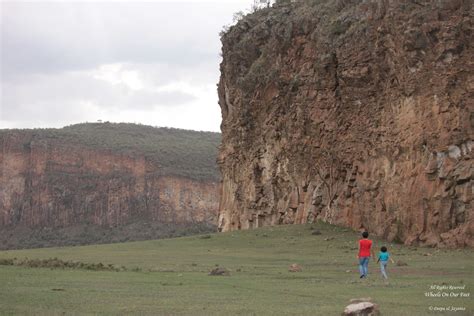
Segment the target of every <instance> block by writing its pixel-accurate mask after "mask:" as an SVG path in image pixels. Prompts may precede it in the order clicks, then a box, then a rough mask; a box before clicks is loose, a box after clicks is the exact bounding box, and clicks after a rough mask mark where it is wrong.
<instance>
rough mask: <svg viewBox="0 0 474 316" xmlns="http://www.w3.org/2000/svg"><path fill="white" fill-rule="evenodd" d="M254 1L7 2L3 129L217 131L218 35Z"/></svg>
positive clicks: (1, 27)
mask: <svg viewBox="0 0 474 316" xmlns="http://www.w3.org/2000/svg"><path fill="white" fill-rule="evenodd" d="M252 2H253V1H252V0H232V1H222V0H221V1H191V0H188V1H159V0H155V1H147V2H135V1H133V2H132V1H121V2H111V1H99V2H97V1H82V2H77V1H75V2H66V1H48V2H46V1H36V2H23V1H3V0H1V3H0V4H1V8H0V9H1V10H0V11H1V19H0V23H1V25H0V30H1V47H0V49H1V64H0V66H1V69H0V72H1V95H0V97H1V100H0V101H1V103H0V128H33V127H62V126H65V125H69V124H74V123H79V122H86V121H88V122H96V121H98V120H102V121H111V122H132V123H133V122H134V123H141V124H146V125H152V126H169V127H177V128H185V129H194V130H207V131H219V125H220V121H221V117H220V109H219V106H218V104H217V91H216V83H217V82H218V78H219V63H220V60H221V57H220V55H219V54H220V47H221V46H220V41H219V32H220V31H221V30H222V28H223V26H224V25H228V24H231V23H232V16H233V13H235V12H237V11H241V10H242V11H245V10H247V9H248V8H249V7H250V5H251V3H252Z"/></svg>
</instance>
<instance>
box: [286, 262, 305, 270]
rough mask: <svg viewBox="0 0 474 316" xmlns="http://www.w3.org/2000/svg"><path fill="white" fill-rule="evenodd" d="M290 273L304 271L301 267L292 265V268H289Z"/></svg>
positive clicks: (295, 264)
mask: <svg viewBox="0 0 474 316" xmlns="http://www.w3.org/2000/svg"><path fill="white" fill-rule="evenodd" d="M288 271H289V272H301V271H303V269H302V268H301V266H300V265H299V264H297V263H293V264H292V265H290V267H289V268H288Z"/></svg>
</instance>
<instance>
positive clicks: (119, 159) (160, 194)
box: [0, 123, 220, 247]
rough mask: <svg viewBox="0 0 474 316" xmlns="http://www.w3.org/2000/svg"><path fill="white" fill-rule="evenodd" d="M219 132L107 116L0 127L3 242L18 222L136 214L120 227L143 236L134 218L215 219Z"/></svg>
mask: <svg viewBox="0 0 474 316" xmlns="http://www.w3.org/2000/svg"><path fill="white" fill-rule="evenodd" d="M219 140H220V137H219V134H216V133H199V132H191V131H182V130H172V129H157V128H151V127H145V126H137V125H131V124H108V123H104V124H83V125H76V126H72V127H69V128H65V129H60V130H3V131H0V147H1V149H2V150H1V151H0V230H2V232H3V233H4V232H5V231H8V232H9V234H10V235H11V236H3V235H4V234H0V235H1V236H0V237H2V236H3V237H4V238H5V239H7V241H5V242H4V244H3V246H4V247H5V244H7V243H8V239H10V240H11V239H12V238H13V239H14V238H15V237H17V236H15V235H17V234H21V233H22V232H24V229H25V228H28V229H30V230H33V231H34V230H41V229H43V230H44V228H48V232H51V231H54V230H55V229H62V230H63V231H65V230H66V231H67V228H68V227H76V226H78V225H83V226H84V225H92V226H94V225H95V226H99V227H103V228H106V229H109V228H110V227H122V226H126V225H129V224H132V223H136V222H139V223H141V224H140V225H138V226H137V225H135V226H134V228H133V230H129V231H128V232H127V233H123V232H121V233H120V234H126V235H127V236H126V237H127V238H128V239H134V236H135V235H140V238H141V239H143V238H146V236H144V235H143V231H142V230H143V229H144V227H141V226H143V225H148V224H150V223H162V224H163V223H166V224H167V225H168V226H171V228H172V229H173V226H176V227H180V228H181V229H184V228H185V227H188V228H189V227H191V226H193V225H201V226H203V227H205V226H207V227H209V228H212V227H213V226H214V227H215V225H216V223H217V211H218V194H219V190H218V182H219V175H218V171H217V165H216V164H215V159H216V156H217V145H218V143H219ZM20 228H21V229H20ZM145 228H146V227H145ZM149 230H150V229H149ZM183 232H184V231H183ZM159 233H160V232H150V236H149V237H156V236H160V234H159ZM76 235H77V234H76ZM82 235H84V234H82ZM76 237H77V236H74V238H76ZM83 237H84V238H83V239H84V240H83V242H87V241H88V240H87V238H88V237H87V236H83ZM31 238H34V237H31ZM64 238H66V239H67V238H68V236H67V234H66V236H65V237H64ZM71 238H72V236H71ZM89 238H90V236H89ZM118 240H120V238H119V239H118ZM92 241H94V240H92ZM98 241H101V240H100V238H99V240H98ZM102 241H110V240H102ZM78 242H79V243H80V242H81V241H80V240H79V241H78ZM29 244H32V243H31V241H29ZM49 244H51V243H49ZM49 244H48V245H49ZM53 244H54V243H53ZM33 245H34V243H33ZM40 245H41V244H40ZM15 246H22V243H21V242H15V243H13V244H12V245H10V247H15Z"/></svg>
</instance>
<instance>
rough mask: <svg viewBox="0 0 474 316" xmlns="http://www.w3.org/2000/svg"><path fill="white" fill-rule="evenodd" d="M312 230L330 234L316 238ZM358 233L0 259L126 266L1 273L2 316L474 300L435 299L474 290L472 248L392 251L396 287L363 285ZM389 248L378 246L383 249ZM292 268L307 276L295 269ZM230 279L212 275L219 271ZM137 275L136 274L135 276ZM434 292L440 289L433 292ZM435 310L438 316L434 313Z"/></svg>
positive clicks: (277, 310)
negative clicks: (120, 268)
mask: <svg viewBox="0 0 474 316" xmlns="http://www.w3.org/2000/svg"><path fill="white" fill-rule="evenodd" d="M311 227H313V228H317V229H319V230H320V231H321V235H312V230H311ZM357 240H358V233H355V232H353V231H349V230H346V229H343V228H338V227H333V226H330V225H326V224H314V225H294V226H280V227H266V228H261V229H256V230H249V231H240V232H229V233H219V234H214V235H210V238H209V235H208V236H193V237H182V238H175V239H163V240H155V241H145V242H130V243H122V244H110V245H96V246H84V247H69V248H48V249H33V250H16V251H3V252H0V259H6V258H18V259H20V258H25V257H27V258H29V259H34V258H44V259H46V258H52V257H57V258H59V259H61V260H72V261H80V262H86V263H99V262H101V263H103V264H114V265H117V266H124V267H126V268H127V271H121V272H113V271H88V270H81V269H56V268H55V269H48V268H29V267H23V266H3V265H2V266H0V314H2V315H4V314H5V315H9V314H15V315H16V314H21V315H24V314H35V315H42V314H43V315H56V314H63V313H66V314H74V315H82V314H109V315H119V314H141V315H147V314H149V315H340V314H341V312H342V311H343V309H344V307H345V306H346V305H347V303H348V301H349V299H351V298H358V297H372V298H373V300H374V301H375V302H376V303H378V304H379V305H380V310H381V312H382V314H383V315H445V314H449V313H443V312H430V311H429V307H430V306H434V307H440V306H443V307H446V306H454V307H463V308H465V311H458V312H455V313H451V314H452V315H472V313H473V312H474V304H473V300H472V294H471V296H470V297H467V298H466V297H464V298H460V297H457V298H454V297H451V298H449V297H448V298H432V297H431V298H430V297H425V292H429V291H430V286H432V285H440V286H441V285H446V286H450V285H452V286H465V290H463V291H460V290H455V291H449V290H445V291H444V292H447V293H448V294H449V292H456V293H457V292H465V293H470V292H471V291H472V289H473V286H474V279H473V273H474V260H473V259H474V255H473V252H472V250H466V249H465V250H435V249H430V248H413V247H405V246H401V245H391V244H387V246H388V247H389V251H390V252H391V254H392V256H393V258H394V260H395V261H397V260H402V261H404V262H406V263H407V264H408V265H407V266H401V267H397V266H395V265H393V264H392V265H391V266H390V267H389V277H390V281H389V283H385V282H383V281H382V280H381V278H380V275H379V269H378V266H377V265H376V264H375V262H374V261H372V262H371V263H370V266H369V269H370V273H371V275H369V278H368V279H366V280H360V279H359V278H358V272H357V260H356V258H355V256H356V251H357V250H356V249H355V247H356V241H357ZM382 244H385V243H383V242H381V241H380V240H377V239H375V246H376V247H377V248H379V247H380V246H381V245H382ZM292 263H298V264H299V265H301V266H302V268H303V271H302V272H289V271H288V267H289V265H290V264H292ZM217 265H218V266H219V267H225V268H227V269H229V270H230V271H231V272H230V273H231V274H230V276H209V275H208V272H209V271H210V270H211V269H213V268H215V267H216V266H217ZM133 270H137V271H133ZM432 292H438V291H436V290H434V291H433V290H432ZM430 313H431V314H430Z"/></svg>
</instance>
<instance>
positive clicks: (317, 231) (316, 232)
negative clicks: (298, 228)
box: [311, 230, 321, 236]
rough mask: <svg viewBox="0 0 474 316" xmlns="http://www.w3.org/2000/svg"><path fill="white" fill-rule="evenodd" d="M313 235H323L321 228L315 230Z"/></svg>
mask: <svg viewBox="0 0 474 316" xmlns="http://www.w3.org/2000/svg"><path fill="white" fill-rule="evenodd" d="M311 235H315V236H316V235H321V232H320V231H319V230H315V231H313V232H312V233H311Z"/></svg>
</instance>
